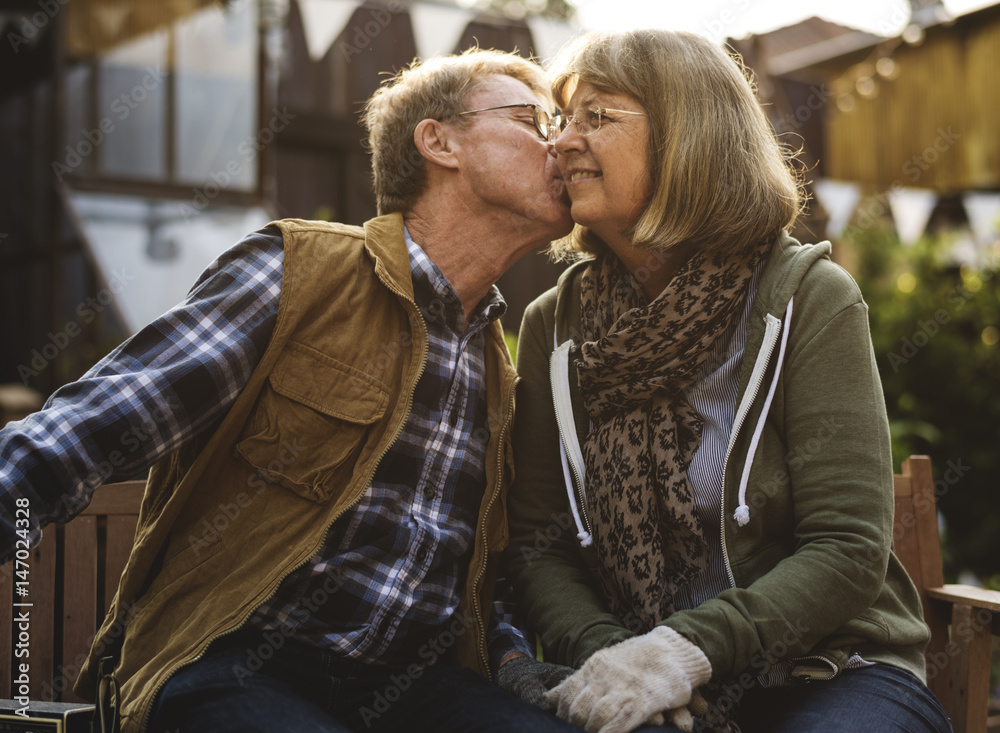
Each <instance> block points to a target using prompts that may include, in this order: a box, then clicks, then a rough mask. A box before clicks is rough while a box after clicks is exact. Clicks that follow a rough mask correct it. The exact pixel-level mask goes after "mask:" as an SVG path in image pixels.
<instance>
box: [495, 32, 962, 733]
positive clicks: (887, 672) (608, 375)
mask: <svg viewBox="0 0 1000 733" xmlns="http://www.w3.org/2000/svg"><path fill="white" fill-rule="evenodd" d="M553 73H554V77H553V78H554V83H553V87H554V92H555V96H556V99H557V101H558V103H559V104H560V106H561V107H562V108H563V110H564V115H563V116H562V117H561V118H560V119H557V120H555V121H553V128H552V129H551V130H550V134H551V135H552V137H553V140H554V143H555V148H556V152H557V154H558V163H559V167H560V169H561V172H562V174H563V178H564V180H565V182H566V187H567V191H568V193H569V197H570V199H571V201H572V215H573V219H574V221H575V222H576V224H577V227H576V229H575V230H574V232H573V234H572V235H571V236H570V237H569V238H568V239H567V240H564V241H562V242H559V243H557V244H556V245H555V253H556V254H557V255H560V256H563V257H572V258H576V259H579V261H578V262H576V263H575V264H574V265H573V266H572V267H570V268H569V269H568V270H567V271H566V272H565V273H564V274H563V276H562V277H561V279H560V281H559V284H558V286H557V287H556V288H554V289H553V290H551V291H549V292H547V293H545V294H544V295H542V296H541V297H540V298H539V299H538V300H536V301H535V302H534V303H533V304H532V306H531V307H530V308H529V310H528V312H527V313H526V315H525V317H524V321H523V326H522V329H521V335H520V340H519V346H518V370H519V372H520V373H521V375H522V377H523V381H522V383H521V385H520V387H519V390H520V391H519V393H518V408H517V417H516V427H515V430H514V435H515V446H514V449H515V481H516V486H515V488H514V489H513V491H512V494H511V496H510V499H509V515H510V523H511V541H510V545H509V550H508V561H509V564H510V571H511V576H512V579H513V582H514V585H515V588H516V591H517V594H518V596H519V598H520V600H521V602H522V603H523V604H524V606H525V609H524V610H525V612H526V614H527V617H528V618H530V619H531V620H532V623H533V624H534V626H535V628H536V630H537V631H538V633H539V635H540V638H541V643H542V646H543V648H544V651H545V654H546V655H547V658H548V659H549V660H550V661H554V662H556V663H559V664H563V665H568V666H571V667H574V668H577V671H576V672H575V674H573V676H571V677H570V678H569V679H567V680H565V681H564V682H562V683H561V684H559V685H558V686H557V687H555V689H553V690H552V691H550V692H549V693H548V695H547V701H548V703H549V704H550V705H551V706H553V707H554V708H556V709H557V711H558V714H559V715H560V716H562V717H564V718H567V719H568V720H570V721H572V722H575V723H577V724H581V725H584V726H585V727H586V728H587V730H589V731H602V732H604V733H607V732H610V731H629V730H633V729H635V728H638V727H639V726H640V725H642V724H644V723H653V722H657V723H659V722H662V721H663V717H664V715H665V716H666V719H667V720H668V721H672V722H673V724H675V725H681V726H683V727H685V728H686V729H690V728H691V726H692V725H694V726H695V727H696V729H702V730H704V729H706V728H714V729H717V730H736V729H737V728H738V727H739V728H742V730H743V731H751V730H761V731H795V732H796V733H802V732H803V731H813V730H823V731H852V733H857V731H887V730H906V731H944V730H948V729H949V724H948V721H947V719H946V717H945V715H944V713H943V711H942V710H941V708H940V706H939V705H938V703H937V701H936V700H935V699H934V697H933V695H932V694H931V693H930V692H929V690H928V689H927V687H926V686H925V684H924V661H923V650H924V646H925V644H926V642H927V639H928V631H927V628H926V626H925V624H924V623H923V621H922V619H921V615H920V610H919V609H920V606H919V601H918V598H917V595H916V592H915V590H914V588H913V586H912V584H911V583H910V581H909V579H908V578H907V576H906V573H905V571H904V570H903V568H902V566H901V565H900V563H899V562H898V561H897V559H896V558H895V557H894V556H893V554H892V551H891V548H890V543H891V535H892V512H893V498H892V464H891V460H890V450H889V429H888V421H887V419H886V412H885V405H884V399H883V396H882V389H881V386H880V383H879V377H878V372H877V370H876V366H875V359H874V355H873V353H872V347H871V340H870V335H869V330H868V321H867V307H866V305H865V303H864V301H863V300H862V298H861V294H860V292H859V291H858V288H857V286H856V285H855V283H854V282H853V280H852V279H851V278H850V276H849V275H848V274H847V273H845V272H844V271H843V270H842V269H841V268H839V267H838V266H837V265H835V264H833V263H832V262H831V261H830V259H829V253H830V245H829V244H828V243H822V244H819V245H803V244H800V243H799V242H797V241H795V240H794V239H792V238H791V237H789V236H788V235H787V234H786V233H785V229H786V228H787V227H789V226H790V225H791V223H792V222H793V221H794V219H795V217H796V215H797V213H798V212H799V208H800V192H799V187H798V185H797V182H796V178H795V176H794V175H793V173H792V172H791V169H790V167H789V164H788V160H787V159H786V156H785V155H784V154H783V152H782V150H781V148H780V146H779V145H778V144H777V142H776V140H775V138H774V135H773V132H772V130H771V128H770V126H769V124H768V122H767V119H766V117H765V115H764V113H763V111H762V110H761V108H760V105H759V104H758V102H757V101H756V99H755V97H754V93H753V90H752V88H751V86H750V84H749V83H748V81H747V80H746V78H745V76H744V74H743V72H742V70H741V68H740V66H739V65H738V64H737V63H736V62H734V60H733V59H731V58H730V57H729V56H728V55H726V54H725V53H724V52H723V51H722V50H721V49H719V48H717V47H716V46H714V45H713V44H711V43H710V42H708V41H706V40H704V39H702V38H700V37H698V36H695V35H692V34H686V33H675V32H668V31H635V32H629V33H597V34H590V35H587V36H584V37H582V38H581V39H579V40H578V41H577V42H576V43H575V44H574V45H572V46H571V47H570V48H568V49H566V50H565V51H564V52H563V53H562V55H561V56H560V57H559V58H558V59H557V60H556V63H555V66H554V68H553ZM567 527H569V528H570V531H566V528H567ZM805 682H808V683H809V684H803V683H805ZM692 694H693V695H694V696H693V697H692ZM688 710H690V713H693V714H694V715H695V720H692V719H691V717H690V714H689V712H688ZM659 730H662V728H659Z"/></svg>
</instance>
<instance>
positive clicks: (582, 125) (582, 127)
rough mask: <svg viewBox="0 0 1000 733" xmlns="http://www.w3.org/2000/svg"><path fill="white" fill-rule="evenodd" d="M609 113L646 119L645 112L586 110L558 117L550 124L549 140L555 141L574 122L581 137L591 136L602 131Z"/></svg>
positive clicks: (598, 108) (597, 108)
mask: <svg viewBox="0 0 1000 733" xmlns="http://www.w3.org/2000/svg"><path fill="white" fill-rule="evenodd" d="M608 112H611V113H614V114H619V115H637V116H640V117H645V116H646V113H645V112H632V111H631V110H627V109H605V108H603V107H595V108H594V109H585V110H583V111H582V112H580V113H579V114H575V115H571V116H570V115H567V116H563V115H556V116H555V117H553V118H552V119H551V120H550V122H549V138H548V139H549V140H554V139H555V137H556V135H558V134H559V133H560V132H562V131H563V130H565V129H566V128H567V127H568V126H569V123H570V122H572V123H573V124H574V125H576V130H577V132H579V133H580V134H581V135H585V136H586V135H590V134H592V133H595V132H597V131H598V130H600V129H601V122H602V121H603V119H604V116H605V115H606V114H608Z"/></svg>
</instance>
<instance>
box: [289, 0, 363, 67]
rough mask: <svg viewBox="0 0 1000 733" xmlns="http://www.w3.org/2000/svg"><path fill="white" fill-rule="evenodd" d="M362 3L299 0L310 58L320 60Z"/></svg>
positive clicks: (333, 0)
mask: <svg viewBox="0 0 1000 733" xmlns="http://www.w3.org/2000/svg"><path fill="white" fill-rule="evenodd" d="M360 5H361V3H360V2H358V0H299V12H300V13H301V14H302V27H303V28H304V30H305V33H306V48H307V49H308V50H309V58H311V59H312V60H313V61H319V60H321V59H322V58H323V57H324V56H326V52H327V51H329V50H330V46H331V45H332V44H333V42H334V41H336V40H337V36H339V35H340V33H341V31H343V30H344V26H345V25H347V22H348V21H349V20H350V19H351V16H352V15H354V11H355V10H356V9H357V8H358V7H359V6H360Z"/></svg>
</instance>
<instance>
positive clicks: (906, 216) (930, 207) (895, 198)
mask: <svg viewBox="0 0 1000 733" xmlns="http://www.w3.org/2000/svg"><path fill="white" fill-rule="evenodd" d="M936 205H937V194H936V193H935V192H934V191H932V190H930V189H926V188H897V189H894V190H892V191H890V192H889V208H890V209H891V210H892V218H893V221H895V223H896V233H897V234H899V239H900V241H901V242H902V243H903V244H913V243H914V242H916V241H917V240H918V239H920V236H921V235H922V234H923V233H924V229H925V228H926V227H927V221H928V220H929V219H930V218H931V212H932V211H934V207H935V206H936Z"/></svg>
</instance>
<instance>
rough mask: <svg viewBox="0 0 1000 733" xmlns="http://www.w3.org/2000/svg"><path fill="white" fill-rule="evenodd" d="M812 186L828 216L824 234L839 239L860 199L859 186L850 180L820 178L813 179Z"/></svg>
mask: <svg viewBox="0 0 1000 733" xmlns="http://www.w3.org/2000/svg"><path fill="white" fill-rule="evenodd" d="M812 187H813V192H815V194H816V198H817V199H818V200H819V202H820V203H821V204H822V205H823V208H824V209H826V213H827V214H828V215H829V217H830V219H829V221H827V223H826V236H828V237H829V238H830V239H839V238H840V235H841V234H843V233H844V229H845V228H846V227H847V222H849V221H850V220H851V214H853V213H854V210H855V209H856V208H857V207H858V201H860V200H861V186H860V185H859V184H857V183H851V182H850V181H835V180H833V179H830V178H820V179H818V180H816V181H813V184H812Z"/></svg>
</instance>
